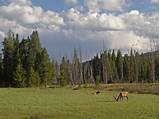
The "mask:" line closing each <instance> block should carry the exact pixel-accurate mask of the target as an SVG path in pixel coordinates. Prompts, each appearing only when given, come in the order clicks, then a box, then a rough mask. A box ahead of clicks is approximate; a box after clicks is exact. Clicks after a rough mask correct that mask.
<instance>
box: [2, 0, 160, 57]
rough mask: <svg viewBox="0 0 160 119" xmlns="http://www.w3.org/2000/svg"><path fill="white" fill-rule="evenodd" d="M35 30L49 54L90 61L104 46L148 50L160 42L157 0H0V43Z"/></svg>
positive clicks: (24, 35) (21, 36) (127, 49)
mask: <svg viewBox="0 0 160 119" xmlns="http://www.w3.org/2000/svg"><path fill="white" fill-rule="evenodd" d="M9 29H11V30H12V31H13V32H14V33H19V35H20V38H21V39H22V38H25V37H27V36H29V35H30V34H31V33H32V31H33V30H35V29H36V30H38V32H39V36H40V40H41V43H42V46H43V47H45V48H47V50H48V52H49V54H50V56H51V57H52V58H55V59H60V58H61V57H62V56H66V57H68V58H72V54H73V49H74V48H77V49H78V50H79V49H80V50H81V52H82V55H83V59H89V58H91V57H93V56H94V55H95V54H96V53H98V52H101V51H102V49H103V48H105V49H121V50H122V51H124V52H126V51H129V49H131V48H132V49H135V50H137V51H140V52H147V51H150V47H152V46H154V43H155V42H158V41H159V0H0V42H2V41H3V39H4V37H5V34H6V33H7V32H8V30H9Z"/></svg>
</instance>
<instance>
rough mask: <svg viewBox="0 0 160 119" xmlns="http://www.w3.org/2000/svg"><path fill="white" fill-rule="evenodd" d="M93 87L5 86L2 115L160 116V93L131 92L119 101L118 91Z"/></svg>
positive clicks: (58, 118) (60, 118) (1, 118)
mask: <svg viewBox="0 0 160 119" xmlns="http://www.w3.org/2000/svg"><path fill="white" fill-rule="evenodd" d="M92 92H94V89H93V88H81V89H79V90H73V89H72V88H67V87H65V88H46V89H38V88H1V89H0V119H158V95H154V94H136V93H129V100H128V101H127V100H125V99H124V100H123V101H119V102H116V101H115V100H114V98H113V95H115V96H116V95H117V93H118V91H108V90H105V89H104V90H102V91H101V94H100V95H93V94H92Z"/></svg>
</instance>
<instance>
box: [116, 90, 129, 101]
mask: <svg viewBox="0 0 160 119" xmlns="http://www.w3.org/2000/svg"><path fill="white" fill-rule="evenodd" d="M113 97H114V98H115V100H116V101H117V102H118V100H119V99H121V100H123V97H126V98H127V100H128V92H126V91H125V92H124V91H122V92H120V93H119V95H118V97H117V98H116V97H115V96H113Z"/></svg>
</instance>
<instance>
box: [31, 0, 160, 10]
mask: <svg viewBox="0 0 160 119" xmlns="http://www.w3.org/2000/svg"><path fill="white" fill-rule="evenodd" d="M32 2H33V4H34V5H37V6H41V7H42V8H44V9H45V10H53V11H57V12H61V11H63V10H68V9H69V8H71V7H70V6H69V5H67V4H66V2H65V1H64V0H32ZM131 2H132V4H131V5H129V7H127V9H126V10H132V9H137V10H139V11H142V12H150V11H157V10H158V5H155V4H151V2H150V0H132V1H131ZM79 3H80V5H81V6H83V5H84V0H79Z"/></svg>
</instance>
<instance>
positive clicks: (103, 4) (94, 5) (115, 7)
mask: <svg viewBox="0 0 160 119" xmlns="http://www.w3.org/2000/svg"><path fill="white" fill-rule="evenodd" d="M125 5H126V0H85V6H86V7H87V8H88V9H89V10H90V11H91V12H92V11H99V10H101V9H106V10H109V11H122V9H123V6H125Z"/></svg>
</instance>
